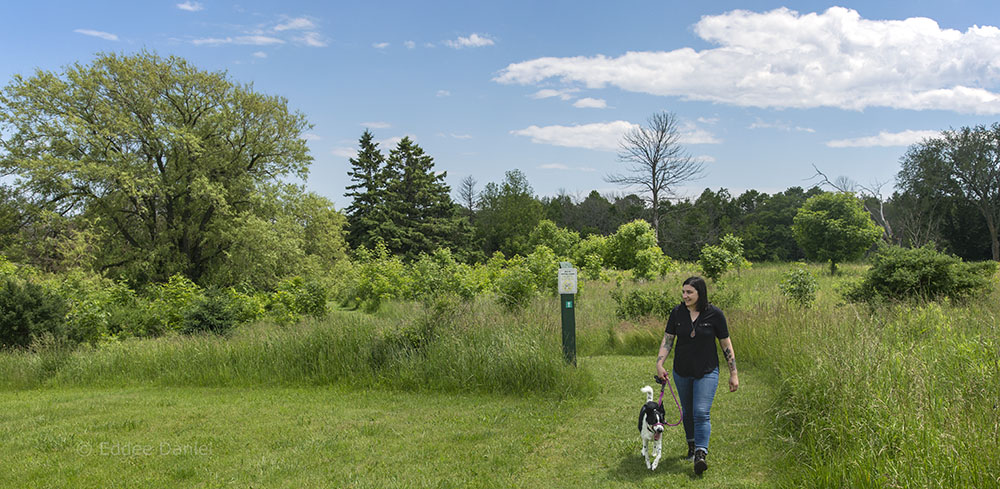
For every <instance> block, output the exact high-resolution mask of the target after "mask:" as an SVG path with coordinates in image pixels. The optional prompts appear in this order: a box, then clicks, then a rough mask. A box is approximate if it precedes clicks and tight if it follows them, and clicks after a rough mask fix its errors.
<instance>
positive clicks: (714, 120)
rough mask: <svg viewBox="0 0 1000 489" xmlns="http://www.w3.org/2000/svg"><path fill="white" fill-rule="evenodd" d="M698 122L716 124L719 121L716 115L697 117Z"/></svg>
mask: <svg viewBox="0 0 1000 489" xmlns="http://www.w3.org/2000/svg"><path fill="white" fill-rule="evenodd" d="M697 121H698V122H700V123H702V124H717V123H718V122H719V118H718V117H699V118H698V119H697Z"/></svg>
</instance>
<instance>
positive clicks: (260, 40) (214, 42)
mask: <svg viewBox="0 0 1000 489" xmlns="http://www.w3.org/2000/svg"><path fill="white" fill-rule="evenodd" d="M284 43H285V41H283V40H281V39H278V38H276V37H270V36H262V35H254V36H237V37H224V38H216V37H209V38H204V39H195V40H193V41H191V44H194V45H195V46H201V45H209V46H221V45H223V44H245V45H252V46H269V45H272V44H284Z"/></svg>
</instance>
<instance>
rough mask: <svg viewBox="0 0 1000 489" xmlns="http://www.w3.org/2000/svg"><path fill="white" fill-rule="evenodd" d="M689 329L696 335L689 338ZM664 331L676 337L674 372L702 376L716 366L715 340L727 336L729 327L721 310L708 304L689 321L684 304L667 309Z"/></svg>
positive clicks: (686, 375)
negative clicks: (668, 315)
mask: <svg viewBox="0 0 1000 489" xmlns="http://www.w3.org/2000/svg"><path fill="white" fill-rule="evenodd" d="M691 328H695V336H694V338H692V337H691ZM666 332H667V333H670V334H672V335H674V336H676V337H677V339H676V343H675V344H674V371H675V372H677V374H678V375H680V376H682V377H695V378H701V377H703V376H704V375H705V374H707V373H709V372H711V371H713V370H715V369H716V368H718V367H719V353H718V350H716V348H715V340H716V338H718V339H720V340H721V339H725V338H729V326H728V325H727V324H726V316H725V315H723V314H722V310H720V309H719V308H718V307H715V306H713V305H711V304H709V305H708V307H706V308H705V310H704V311H701V314H699V315H698V319H696V320H695V323H694V324H691V313H690V312H689V311H688V308H687V306H685V305H684V303H681V304H678V305H677V306H676V307H674V310H672V311H670V317H669V318H667V329H666Z"/></svg>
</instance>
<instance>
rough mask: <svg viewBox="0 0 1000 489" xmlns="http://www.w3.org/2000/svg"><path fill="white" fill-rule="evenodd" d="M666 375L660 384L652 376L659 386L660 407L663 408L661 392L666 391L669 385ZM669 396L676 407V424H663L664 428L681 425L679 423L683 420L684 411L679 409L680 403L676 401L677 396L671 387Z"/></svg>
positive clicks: (658, 379) (657, 379)
mask: <svg viewBox="0 0 1000 489" xmlns="http://www.w3.org/2000/svg"><path fill="white" fill-rule="evenodd" d="M667 375H669V374H667ZM667 375H664V376H663V382H660V378H659V377H656V376H655V375H654V376H653V377H654V378H656V383H657V384H660V407H663V392H664V391H665V390H666V388H667V386H668V385H670V379H669V378H668V377H667ZM670 395H672V396H674V404H675V405H676V406H677V414H678V417H677V422H676V423H672V424H671V423H663V424H664V425H666V426H677V425H679V424H681V421H682V420H683V419H684V410H683V409H681V402H680V401H678V400H677V394H675V393H674V388H673V386H671V387H670Z"/></svg>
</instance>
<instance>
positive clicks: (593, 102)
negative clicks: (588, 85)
mask: <svg viewBox="0 0 1000 489" xmlns="http://www.w3.org/2000/svg"><path fill="white" fill-rule="evenodd" d="M573 107H577V108H580V109H606V108H608V103H607V102H605V101H604V99H600V98H590V97H585V98H582V99H580V100H577V101H576V102H573Z"/></svg>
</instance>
